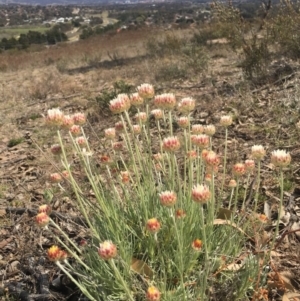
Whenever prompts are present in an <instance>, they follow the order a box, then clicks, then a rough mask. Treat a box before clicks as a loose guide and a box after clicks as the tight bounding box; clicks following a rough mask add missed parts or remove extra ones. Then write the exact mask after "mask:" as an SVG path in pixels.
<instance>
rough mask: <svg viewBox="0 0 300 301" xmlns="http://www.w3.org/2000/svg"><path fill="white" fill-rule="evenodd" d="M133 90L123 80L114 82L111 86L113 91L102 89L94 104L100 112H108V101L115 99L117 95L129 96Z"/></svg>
mask: <svg viewBox="0 0 300 301" xmlns="http://www.w3.org/2000/svg"><path fill="white" fill-rule="evenodd" d="M132 90H133V86H132V85H130V84H128V83H126V82H125V81H123V80H120V81H116V82H115V83H114V84H113V89H112V90H110V89H104V90H103V91H102V92H101V95H99V96H97V97H96V102H97V104H98V106H99V108H100V110H101V111H106V112H107V111H108V109H109V101H110V100H112V99H114V98H115V97H117V95H118V94H122V93H125V94H129V93H131V92H132Z"/></svg>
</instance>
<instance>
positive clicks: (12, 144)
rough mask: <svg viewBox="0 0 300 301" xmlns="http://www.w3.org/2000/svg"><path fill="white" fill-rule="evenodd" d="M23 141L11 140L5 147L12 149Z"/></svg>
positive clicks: (20, 138) (19, 139) (18, 139)
mask: <svg viewBox="0 0 300 301" xmlns="http://www.w3.org/2000/svg"><path fill="white" fill-rule="evenodd" d="M23 141H24V138H23V137H19V138H12V139H10V140H9V141H8V143H7V146H8V147H14V146H16V145H18V144H21V143H22V142H23Z"/></svg>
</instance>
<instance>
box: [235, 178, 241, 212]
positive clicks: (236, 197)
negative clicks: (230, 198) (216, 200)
mask: <svg viewBox="0 0 300 301" xmlns="http://www.w3.org/2000/svg"><path fill="white" fill-rule="evenodd" d="M239 186H240V179H239V178H237V180H236V188H235V200H234V208H233V212H236V208H237V202H238V194H239Z"/></svg>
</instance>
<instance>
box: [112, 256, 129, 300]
mask: <svg viewBox="0 0 300 301" xmlns="http://www.w3.org/2000/svg"><path fill="white" fill-rule="evenodd" d="M109 263H110V266H111V268H112V269H113V271H114V273H115V276H116V278H117V279H118V280H119V281H120V282H121V284H122V286H123V287H124V290H125V291H126V294H127V296H128V298H129V299H128V300H131V301H135V299H134V298H133V297H132V294H131V291H130V289H129V288H128V286H127V283H126V281H125V280H124V278H123V277H122V275H121V273H120V271H119V270H118V268H117V267H116V264H115V261H114V259H110V260H109Z"/></svg>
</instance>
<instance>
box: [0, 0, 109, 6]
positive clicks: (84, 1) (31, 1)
mask: <svg viewBox="0 0 300 301" xmlns="http://www.w3.org/2000/svg"><path fill="white" fill-rule="evenodd" d="M109 2H114V1H110V0H0V4H27V5H50V4H54V5H55V4H57V5H68V4H78V5H88V4H99V3H109Z"/></svg>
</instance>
